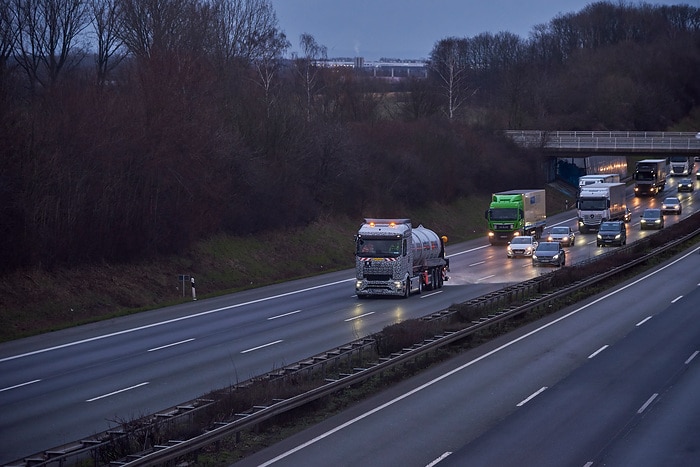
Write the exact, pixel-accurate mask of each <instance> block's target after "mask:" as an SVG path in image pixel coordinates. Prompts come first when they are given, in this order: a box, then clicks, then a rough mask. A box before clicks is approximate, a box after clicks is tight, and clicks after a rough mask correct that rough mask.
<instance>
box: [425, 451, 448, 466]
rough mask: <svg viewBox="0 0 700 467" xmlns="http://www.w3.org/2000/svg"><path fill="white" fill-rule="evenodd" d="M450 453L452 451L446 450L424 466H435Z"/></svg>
mask: <svg viewBox="0 0 700 467" xmlns="http://www.w3.org/2000/svg"><path fill="white" fill-rule="evenodd" d="M450 454H452V451H447V452H445V453H443V454H442V455H441V456H440V457H438V458H437V459H435V460H434V461H432V462H431V463H430V464H428V465H426V466H425V467H435V466H436V465H438V464H439V463H440V462H441V461H442V460H443V459H444V458H446V457H447V456H449V455H450Z"/></svg>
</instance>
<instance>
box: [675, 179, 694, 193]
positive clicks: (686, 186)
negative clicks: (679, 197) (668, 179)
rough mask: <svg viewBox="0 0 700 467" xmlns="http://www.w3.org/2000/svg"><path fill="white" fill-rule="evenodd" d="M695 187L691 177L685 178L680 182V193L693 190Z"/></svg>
mask: <svg viewBox="0 0 700 467" xmlns="http://www.w3.org/2000/svg"><path fill="white" fill-rule="evenodd" d="M694 189H695V187H694V186H693V181H692V180H691V179H689V178H684V179H682V180H681V181H680V182H678V193H680V192H681V191H693V190H694Z"/></svg>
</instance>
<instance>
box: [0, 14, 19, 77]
mask: <svg viewBox="0 0 700 467" xmlns="http://www.w3.org/2000/svg"><path fill="white" fill-rule="evenodd" d="M10 2H11V0H0V73H4V72H5V68H6V67H7V61H8V59H9V58H10V57H11V56H12V53H13V51H14V48H15V42H16V39H17V32H16V30H15V28H14V25H13V21H12V10H11V9H10Z"/></svg>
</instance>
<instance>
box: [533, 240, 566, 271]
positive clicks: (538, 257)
mask: <svg viewBox="0 0 700 467" xmlns="http://www.w3.org/2000/svg"><path fill="white" fill-rule="evenodd" d="M565 263H566V252H565V251H564V249H563V248H562V246H561V243H559V242H540V243H539V245H537V248H536V249H535V252H534V253H533V254H532V265H533V266H540V265H549V266H559V267H561V266H564V264H565Z"/></svg>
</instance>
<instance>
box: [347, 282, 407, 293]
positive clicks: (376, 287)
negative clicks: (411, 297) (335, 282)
mask: <svg viewBox="0 0 700 467" xmlns="http://www.w3.org/2000/svg"><path fill="white" fill-rule="evenodd" d="M355 293H356V294H357V296H358V297H366V296H369V295H389V296H403V295H405V293H406V284H405V283H404V282H402V281H393V280H392V281H368V280H367V279H357V280H356V281H355Z"/></svg>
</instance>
